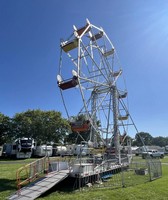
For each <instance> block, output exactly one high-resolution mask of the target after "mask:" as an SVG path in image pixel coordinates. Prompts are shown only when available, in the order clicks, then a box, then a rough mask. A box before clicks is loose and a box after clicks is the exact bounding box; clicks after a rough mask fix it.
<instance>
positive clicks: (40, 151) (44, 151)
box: [33, 145, 53, 157]
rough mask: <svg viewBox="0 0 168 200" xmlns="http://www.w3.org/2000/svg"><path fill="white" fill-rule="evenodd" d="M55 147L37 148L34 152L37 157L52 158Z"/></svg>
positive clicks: (40, 146)
mask: <svg viewBox="0 0 168 200" xmlns="http://www.w3.org/2000/svg"><path fill="white" fill-rule="evenodd" d="M52 151H53V147H52V146H51V145H39V146H36V148H35V149H34V152H33V156H35V157H43V156H49V157H50V156H52Z"/></svg>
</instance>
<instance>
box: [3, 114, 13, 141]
mask: <svg viewBox="0 0 168 200" xmlns="http://www.w3.org/2000/svg"><path fill="white" fill-rule="evenodd" d="M10 133H11V119H10V118H9V117H8V116H5V115H4V114H2V113H0V138H1V139H0V145H2V144H4V143H6V142H8V141H10V136H11V135H10Z"/></svg>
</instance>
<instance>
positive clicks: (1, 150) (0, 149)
mask: <svg viewBox="0 0 168 200" xmlns="http://www.w3.org/2000/svg"><path fill="white" fill-rule="evenodd" d="M2 154H3V146H0V157H2Z"/></svg>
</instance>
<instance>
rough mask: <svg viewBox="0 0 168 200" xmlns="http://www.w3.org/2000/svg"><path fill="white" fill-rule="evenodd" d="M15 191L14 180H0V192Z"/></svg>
mask: <svg viewBox="0 0 168 200" xmlns="http://www.w3.org/2000/svg"><path fill="white" fill-rule="evenodd" d="M6 190H16V180H9V179H0V192H3V191H6Z"/></svg>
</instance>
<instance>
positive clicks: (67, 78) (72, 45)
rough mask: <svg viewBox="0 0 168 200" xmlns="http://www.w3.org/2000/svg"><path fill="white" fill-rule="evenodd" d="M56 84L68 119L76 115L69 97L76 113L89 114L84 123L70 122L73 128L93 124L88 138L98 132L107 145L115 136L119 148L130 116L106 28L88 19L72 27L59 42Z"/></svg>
mask: <svg viewBox="0 0 168 200" xmlns="http://www.w3.org/2000/svg"><path fill="white" fill-rule="evenodd" d="M57 83H58V86H59V88H60V92H61V96H62V100H63V103H64V106H65V110H66V113H67V115H68V118H69V119H70V120H71V116H72V115H75V114H74V113H70V111H72V109H68V104H69V101H70V98H71V99H72V101H75V102H76V106H75V109H77V110H78V111H77V112H78V113H77V115H81V114H82V115H84V116H86V121H85V122H82V123H81V124H77V125H76V126H75V124H73V123H71V124H72V125H73V126H72V129H73V130H74V131H77V132H80V131H84V130H85V129H88V128H89V127H90V136H89V141H92V142H94V143H96V142H97V134H99V135H101V137H102V138H104V141H105V143H106V145H108V143H109V141H110V139H111V140H112V139H113V141H114V142H115V147H116V148H118V145H119V143H120V139H119V137H120V135H126V134H125V133H126V130H125V124H126V123H127V120H128V119H129V113H128V109H127V106H126V105H127V103H126V102H127V100H126V98H127V90H126V88H125V85H124V80H123V78H122V68H121V66H120V62H119V60H118V57H117V53H116V50H115V48H114V46H113V44H112V42H111V41H110V39H109V38H108V36H107V34H106V33H105V31H104V30H103V28H99V27H97V26H95V25H93V24H91V23H90V22H89V20H86V25H85V26H84V27H82V28H79V29H78V28H76V26H73V32H72V34H71V35H70V37H69V38H68V39H67V40H62V41H61V44H60V64H59V73H58V75H57ZM76 93H78V95H76V96H77V97H75V99H73V97H74V94H76ZM66 95H68V96H69V98H67V99H66V98H65V96H66ZM79 102H80V103H79ZM78 105H79V108H77V106H78Z"/></svg>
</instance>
